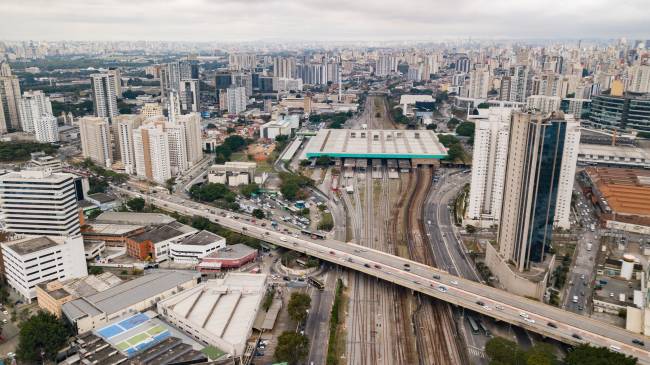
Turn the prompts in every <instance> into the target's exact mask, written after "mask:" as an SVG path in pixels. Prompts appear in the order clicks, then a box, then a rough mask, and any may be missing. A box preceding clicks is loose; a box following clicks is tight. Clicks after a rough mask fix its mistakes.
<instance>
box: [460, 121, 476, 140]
mask: <svg viewBox="0 0 650 365" xmlns="http://www.w3.org/2000/svg"><path fill="white" fill-rule="evenodd" d="M475 127H476V126H475V125H474V123H473V122H462V123H460V124H459V125H458V127H456V134H458V135H459V136H464V137H474V129H475Z"/></svg>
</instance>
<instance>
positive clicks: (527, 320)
mask: <svg viewBox="0 0 650 365" xmlns="http://www.w3.org/2000/svg"><path fill="white" fill-rule="evenodd" d="M524 321H526V322H528V323H535V320H534V319H530V318H524Z"/></svg>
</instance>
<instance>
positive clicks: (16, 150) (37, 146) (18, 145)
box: [0, 142, 59, 162]
mask: <svg viewBox="0 0 650 365" xmlns="http://www.w3.org/2000/svg"><path fill="white" fill-rule="evenodd" d="M58 148H59V147H58V146H55V145H52V144H49V143H36V142H0V161H1V162H15V161H26V160H29V159H30V158H31V155H30V154H31V153H32V152H40V151H43V152H45V153H46V154H48V155H49V154H53V153H55V152H56V150H57V149H58Z"/></svg>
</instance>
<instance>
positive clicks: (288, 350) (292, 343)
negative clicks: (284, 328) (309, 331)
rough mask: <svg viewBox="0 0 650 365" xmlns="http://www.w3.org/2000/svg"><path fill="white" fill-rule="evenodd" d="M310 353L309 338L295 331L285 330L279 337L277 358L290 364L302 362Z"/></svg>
mask: <svg viewBox="0 0 650 365" xmlns="http://www.w3.org/2000/svg"><path fill="white" fill-rule="evenodd" d="M308 354H309V339H308V338H307V337H306V336H305V335H301V334H299V333H295V332H284V333H283V334H281V335H280V337H278V345H277V347H276V348H275V354H274V356H275V360H276V361H286V362H287V363H289V365H297V364H300V363H302V362H303V361H304V360H305V359H306V358H307V355H308Z"/></svg>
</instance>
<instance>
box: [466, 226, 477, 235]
mask: <svg viewBox="0 0 650 365" xmlns="http://www.w3.org/2000/svg"><path fill="white" fill-rule="evenodd" d="M465 231H467V233H469V234H474V233H476V227H474V226H473V225H471V224H468V225H466V226H465Z"/></svg>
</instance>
